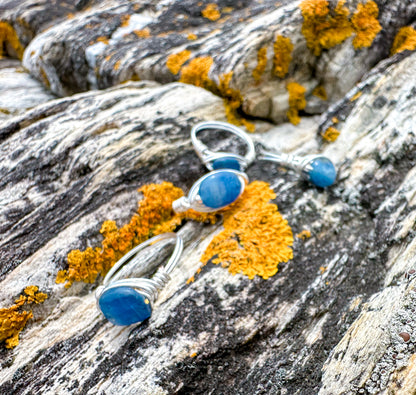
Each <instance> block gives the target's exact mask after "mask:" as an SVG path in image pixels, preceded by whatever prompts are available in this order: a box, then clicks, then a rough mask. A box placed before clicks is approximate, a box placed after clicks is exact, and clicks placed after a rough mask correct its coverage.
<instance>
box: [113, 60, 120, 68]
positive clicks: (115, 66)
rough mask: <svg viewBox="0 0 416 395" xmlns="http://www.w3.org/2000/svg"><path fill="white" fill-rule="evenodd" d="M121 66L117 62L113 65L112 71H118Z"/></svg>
mask: <svg viewBox="0 0 416 395" xmlns="http://www.w3.org/2000/svg"><path fill="white" fill-rule="evenodd" d="M120 65H121V60H117V62H116V63H114V70H118V69H119V68H120Z"/></svg>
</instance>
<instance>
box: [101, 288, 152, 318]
mask: <svg viewBox="0 0 416 395" xmlns="http://www.w3.org/2000/svg"><path fill="white" fill-rule="evenodd" d="M146 301H147V303H146ZM98 304H99V305H100V309H101V311H102V313H103V314H104V316H105V318H107V319H108V321H110V322H111V323H113V324H114V325H131V324H135V323H137V322H141V321H144V320H145V319H146V318H149V317H150V315H151V314H152V308H151V307H150V302H149V300H148V299H146V298H145V297H144V296H143V295H142V294H140V293H139V292H137V291H136V290H135V289H133V288H130V287H115V288H110V289H108V290H107V291H104V292H103V294H102V295H101V296H100V299H99V302H98Z"/></svg>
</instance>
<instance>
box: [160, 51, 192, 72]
mask: <svg viewBox="0 0 416 395" xmlns="http://www.w3.org/2000/svg"><path fill="white" fill-rule="evenodd" d="M190 57H191V51H188V50H187V49H185V50H183V51H181V52H178V53H174V54H171V55H169V56H168V60H167V61H166V67H167V68H168V69H169V70H170V72H171V73H172V74H175V75H176V74H178V73H179V71H180V70H181V67H182V66H183V65H184V63H185V62H186V61H187V60H188V59H189V58H190Z"/></svg>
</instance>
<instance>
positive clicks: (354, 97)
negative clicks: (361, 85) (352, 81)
mask: <svg viewBox="0 0 416 395" xmlns="http://www.w3.org/2000/svg"><path fill="white" fill-rule="evenodd" d="M362 94H363V92H361V91H358V92H357V93H356V94H355V95H354V96H353V97H352V98H351V99H350V101H351V102H352V101H356V100H357V99H358V98H359V97H360V96H361V95H362Z"/></svg>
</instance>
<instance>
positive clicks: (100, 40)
mask: <svg viewBox="0 0 416 395" xmlns="http://www.w3.org/2000/svg"><path fill="white" fill-rule="evenodd" d="M97 42H100V43H104V44H108V37H104V36H101V37H98V38H97Z"/></svg>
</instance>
